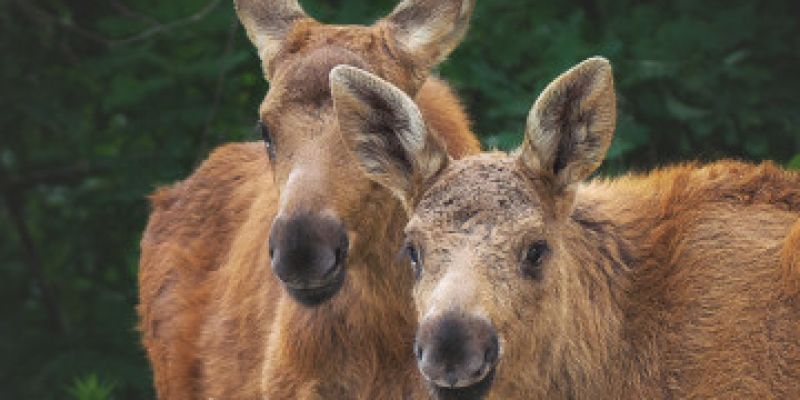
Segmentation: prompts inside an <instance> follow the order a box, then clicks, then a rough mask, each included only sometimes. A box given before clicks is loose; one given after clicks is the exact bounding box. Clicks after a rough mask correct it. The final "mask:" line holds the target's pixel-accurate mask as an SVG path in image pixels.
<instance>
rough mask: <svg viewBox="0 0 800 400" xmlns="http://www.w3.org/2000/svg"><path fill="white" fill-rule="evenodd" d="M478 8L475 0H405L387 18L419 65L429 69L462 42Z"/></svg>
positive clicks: (400, 42) (397, 38)
mask: <svg viewBox="0 0 800 400" xmlns="http://www.w3.org/2000/svg"><path fill="white" fill-rule="evenodd" d="M474 9H475V0H404V1H403V2H402V3H400V4H398V5H397V7H396V8H395V9H394V11H393V12H392V14H391V15H389V16H388V17H386V18H385V19H384V21H386V22H388V23H389V24H390V25H392V26H393V28H394V34H395V39H396V40H397V42H398V43H399V44H400V46H401V47H402V48H403V49H404V50H405V51H406V52H408V53H409V54H410V55H411V56H412V57H413V58H414V60H416V63H417V66H419V67H421V68H424V69H428V68H431V67H433V66H434V65H436V64H438V63H440V62H442V61H444V59H445V58H447V56H448V55H449V54H450V52H452V51H453V49H455V48H456V46H458V44H459V43H461V40H462V39H463V38H464V35H465V34H466V33H467V28H469V20H470V17H471V16H472V12H473V10H474Z"/></svg>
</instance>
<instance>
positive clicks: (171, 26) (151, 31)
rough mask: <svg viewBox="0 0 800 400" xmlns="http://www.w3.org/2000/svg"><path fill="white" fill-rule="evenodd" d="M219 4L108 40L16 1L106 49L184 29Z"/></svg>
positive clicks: (216, 1) (213, 1)
mask: <svg viewBox="0 0 800 400" xmlns="http://www.w3.org/2000/svg"><path fill="white" fill-rule="evenodd" d="M220 3H222V0H210V1H209V2H208V3H207V4H206V5H205V7H203V8H202V9H200V10H199V11H197V12H196V13H194V14H192V15H189V16H187V17H186V18H182V19H179V20H176V21H173V22H170V23H166V24H162V23H159V22H158V21H156V20H155V19H148V21H149V22H150V23H151V27H149V28H147V29H145V30H144V31H142V32H139V33H137V34H134V35H131V36H128V37H125V38H108V37H105V36H103V35H101V34H99V33H96V32H93V31H91V30H89V29H86V28H83V27H81V26H79V25H76V24H75V23H73V22H71V21H69V20H64V19H62V18H58V17H57V16H55V15H52V14H50V13H48V12H46V11H44V10H41V9H39V8H36V7H34V6H33V5H32V4H30V2H29V1H26V0H17V5H18V6H20V7H21V8H22V9H24V10H27V11H28V13H30V14H32V15H35V16H37V17H39V18H41V19H45V20H47V21H48V22H50V23H53V24H55V25H57V26H60V27H62V28H64V29H68V30H71V31H73V32H75V33H77V34H79V35H81V36H83V37H85V38H87V39H90V40H92V41H94V42H97V43H99V44H102V45H104V46H106V47H112V48H113V47H118V46H123V45H128V44H131V43H135V42H140V41H143V40H146V39H149V38H150V37H152V36H155V35H158V34H161V33H165V32H168V31H171V30H175V29H177V28H181V27H184V26H186V25H190V24H193V23H196V22H198V21H201V20H202V19H204V18H205V17H206V16H208V14H210V13H211V12H212V11H214V9H215V8H217V6H219V5H220ZM137 15H138V14H137ZM141 17H144V16H141V15H139V18H141ZM146 18H149V17H146Z"/></svg>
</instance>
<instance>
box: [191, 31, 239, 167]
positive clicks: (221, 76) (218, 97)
mask: <svg viewBox="0 0 800 400" xmlns="http://www.w3.org/2000/svg"><path fill="white" fill-rule="evenodd" d="M238 31H239V20H237V19H236V17H233V18H231V25H230V27H229V28H228V39H227V40H226V42H225V50H223V51H222V57H221V58H220V59H221V60H222V61H221V65H220V68H219V73H218V74H217V84H216V89H215V91H214V101H213V102H212V103H211V111H210V112H209V113H208V119H207V120H206V123H205V126H204V128H203V133H202V134H201V139H200V146H198V148H199V149H200V151H201V152H202V154H201V157H205V153H206V151H208V149H207V147H208V142H209V139H210V136H211V126H212V124H213V123H214V119H216V117H217V112H219V107H220V105H221V104H222V94H223V92H224V91H225V78H226V77H227V74H228V69H229V68H228V66H227V65H226V64H225V60H226V59H228V57H229V56H230V54H231V52H232V51H233V48H234V47H235V45H236V33H237V32H238Z"/></svg>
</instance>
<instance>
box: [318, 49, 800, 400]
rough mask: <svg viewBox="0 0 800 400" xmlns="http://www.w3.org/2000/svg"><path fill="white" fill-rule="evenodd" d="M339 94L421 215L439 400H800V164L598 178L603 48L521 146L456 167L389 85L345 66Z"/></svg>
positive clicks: (421, 337)
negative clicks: (790, 168)
mask: <svg viewBox="0 0 800 400" xmlns="http://www.w3.org/2000/svg"><path fill="white" fill-rule="evenodd" d="M332 88H333V93H334V101H335V102H336V104H337V109H338V110H339V113H340V114H339V119H340V121H342V120H345V121H347V123H344V124H342V126H343V127H344V128H347V129H344V128H343V129H342V130H341V132H342V134H343V135H344V136H345V139H346V142H347V143H348V146H349V148H350V149H351V150H352V151H353V152H354V154H355V155H356V156H357V158H358V159H359V160H360V162H361V164H362V166H363V168H364V170H365V171H366V172H367V173H368V174H369V175H371V176H372V179H374V180H375V181H377V182H379V183H380V184H382V185H384V186H386V187H387V188H388V189H390V190H391V191H392V192H393V193H394V194H395V195H396V196H397V197H398V198H399V199H401V201H402V202H403V204H404V207H405V209H406V211H407V212H409V214H410V215H411V218H410V222H409V223H408V225H407V227H406V235H407V245H406V247H407V251H408V255H409V258H410V260H411V264H412V272H413V274H414V276H415V277H416V279H417V283H416V285H415V289H414V299H415V303H416V306H417V311H418V317H419V321H420V326H419V328H418V331H417V337H416V343H415V346H414V351H415V353H416V356H417V360H418V366H419V369H420V371H421V372H422V374H423V375H424V376H425V377H426V378H427V381H428V384H429V386H430V389H431V391H432V392H433V393H434V394H435V395H436V396H437V397H438V398H440V399H479V398H484V397H488V398H495V399H538V398H560V399H590V398H602V399H655V398H665V399H671V398H681V399H688V398H701V399H709V398H721V399H732V398H740V399H761V398H781V399H798V398H800V301H798V291H799V290H798V287H799V285H798V281H800V221H798V217H799V216H800V174H798V173H793V172H787V171H784V170H781V169H780V168H778V167H776V166H775V165H774V164H772V163H770V162H765V163H762V164H760V165H752V164H748V163H743V162H736V161H720V162H716V163H712V164H708V165H699V164H694V163H690V164H684V165H677V166H672V167H668V168H664V169H660V170H656V171H653V172H650V173H647V174H631V175H627V176H624V177H620V178H616V179H595V180H592V181H590V182H588V183H582V181H583V180H584V179H585V178H587V177H588V176H589V175H590V174H591V173H593V172H594V171H595V169H596V168H597V167H598V166H599V165H600V164H601V162H602V160H603V158H604V157H605V154H606V151H607V149H608V147H609V144H610V142H611V139H612V136H613V132H614V127H615V120H616V115H615V114H616V110H615V107H616V106H615V94H614V88H613V79H612V73H611V67H610V65H609V63H608V62H607V61H606V60H605V59H602V58H593V59H589V60H586V61H584V62H583V63H581V64H579V65H578V66H576V67H574V68H573V69H571V70H569V71H568V72H566V73H565V74H563V75H562V76H561V77H559V78H558V79H556V80H555V81H554V82H553V83H551V84H550V85H549V86H548V87H547V88H546V89H545V91H544V93H543V94H542V95H541V96H540V97H539V99H538V100H537V101H536V104H535V105H534V107H533V109H532V111H531V113H530V116H529V117H528V122H527V128H526V134H525V140H524V143H523V144H522V146H521V148H520V149H519V150H518V151H517V152H515V153H514V154H512V155H508V154H505V153H500V152H490V153H486V154H482V155H477V156H471V157H467V158H465V159H463V160H459V161H454V160H452V159H451V158H450V157H449V156H448V155H447V154H446V153H445V152H444V146H443V145H442V143H441V141H440V140H438V139H436V138H435V137H433V136H431V135H428V134H427V133H426V132H427V129H426V128H425V124H424V123H423V121H422V119H421V117H420V113H419V111H418V110H417V108H416V106H415V105H414V103H413V102H412V101H411V100H410V99H409V98H408V97H407V96H406V95H404V94H403V93H402V92H400V91H399V90H397V89H395V88H393V87H392V86H391V85H389V84H387V83H386V82H384V81H382V80H380V79H379V78H377V77H374V76H372V75H370V74H368V73H365V72H362V71H359V70H356V69H354V68H350V67H337V69H335V70H334V72H333V74H332ZM347 109H352V110H354V111H352V112H348V111H347ZM364 110H372V112H366V111H364Z"/></svg>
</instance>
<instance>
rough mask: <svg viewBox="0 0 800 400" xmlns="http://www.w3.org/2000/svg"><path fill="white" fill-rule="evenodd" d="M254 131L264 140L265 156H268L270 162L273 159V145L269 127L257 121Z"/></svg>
mask: <svg viewBox="0 0 800 400" xmlns="http://www.w3.org/2000/svg"><path fill="white" fill-rule="evenodd" d="M256 131H258V134H259V135H261V137H262V138H263V139H264V146H266V148H267V155H269V158H270V160H273V159H275V143H273V142H272V133H271V132H270V131H269V126H267V124H265V123H263V122H261V121H258V123H257V124H256Z"/></svg>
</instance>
